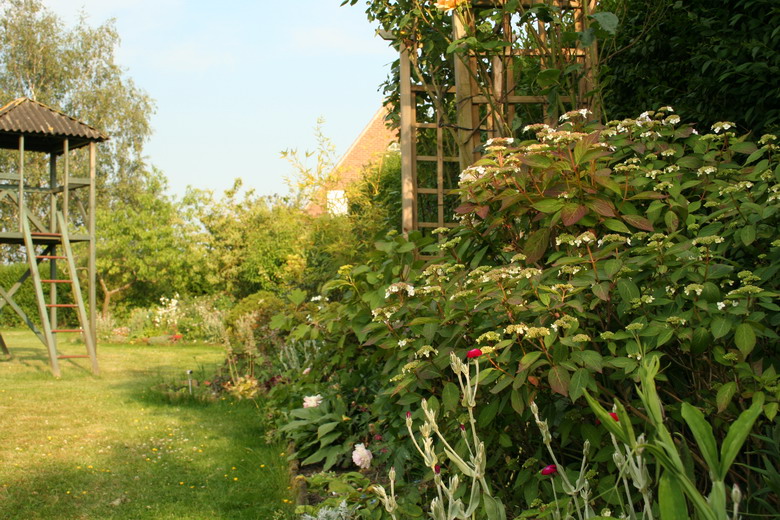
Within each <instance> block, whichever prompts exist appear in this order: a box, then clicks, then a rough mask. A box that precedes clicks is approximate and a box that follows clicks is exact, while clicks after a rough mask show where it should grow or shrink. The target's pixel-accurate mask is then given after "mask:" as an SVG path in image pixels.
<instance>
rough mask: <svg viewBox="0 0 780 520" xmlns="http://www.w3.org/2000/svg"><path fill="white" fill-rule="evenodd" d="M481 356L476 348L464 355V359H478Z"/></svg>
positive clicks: (480, 352)
mask: <svg viewBox="0 0 780 520" xmlns="http://www.w3.org/2000/svg"><path fill="white" fill-rule="evenodd" d="M481 355H482V351H481V350H480V349H478V348H474V349H471V350H469V351H468V352H467V353H466V357H467V358H469V359H474V358H478V357H479V356H481Z"/></svg>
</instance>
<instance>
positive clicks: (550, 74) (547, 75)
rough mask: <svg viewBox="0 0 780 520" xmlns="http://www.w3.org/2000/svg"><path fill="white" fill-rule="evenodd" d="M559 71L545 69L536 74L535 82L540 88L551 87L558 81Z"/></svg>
mask: <svg viewBox="0 0 780 520" xmlns="http://www.w3.org/2000/svg"><path fill="white" fill-rule="evenodd" d="M560 77H561V71H560V70H558V69H545V70H543V71H541V72H540V73H539V74H538V75H537V76H536V83H538V84H539V86H540V87H542V88H547V87H551V86H552V85H555V84H556V83H558V80H559V78H560Z"/></svg>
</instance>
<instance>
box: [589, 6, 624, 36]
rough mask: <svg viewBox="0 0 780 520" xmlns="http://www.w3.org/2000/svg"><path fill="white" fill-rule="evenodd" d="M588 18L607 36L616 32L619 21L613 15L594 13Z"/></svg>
mask: <svg viewBox="0 0 780 520" xmlns="http://www.w3.org/2000/svg"><path fill="white" fill-rule="evenodd" d="M590 17H591V18H593V19H594V20H595V21H597V22H598V24H599V26H600V27H601V28H602V29H604V30H605V31H607V32H608V33H609V34H612V35H614V34H615V33H616V32H617V26H618V22H619V20H618V17H617V16H615V14H614V13H610V12H609V11H603V12H601V13H594V14H592V15H591V16H590Z"/></svg>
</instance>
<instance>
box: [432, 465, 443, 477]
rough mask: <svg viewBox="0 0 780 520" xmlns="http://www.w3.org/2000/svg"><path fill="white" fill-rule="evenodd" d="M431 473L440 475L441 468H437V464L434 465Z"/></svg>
mask: <svg viewBox="0 0 780 520" xmlns="http://www.w3.org/2000/svg"><path fill="white" fill-rule="evenodd" d="M433 472H434V473H436V474H437V475H438V474H439V473H441V466H439V465H438V464H436V465H435V466H434V467H433Z"/></svg>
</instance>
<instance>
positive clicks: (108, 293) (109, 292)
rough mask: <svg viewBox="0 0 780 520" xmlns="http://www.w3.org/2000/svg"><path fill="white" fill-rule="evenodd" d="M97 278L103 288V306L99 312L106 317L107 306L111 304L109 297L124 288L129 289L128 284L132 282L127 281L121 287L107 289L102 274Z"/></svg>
mask: <svg viewBox="0 0 780 520" xmlns="http://www.w3.org/2000/svg"><path fill="white" fill-rule="evenodd" d="M99 280H100V288H101V289H103V308H102V310H101V314H102V316H103V318H108V306H109V305H110V304H111V297H112V296H114V295H115V294H117V293H120V292H122V291H124V290H125V289H129V288H130V286H131V285H133V282H128V283H126V284H125V285H123V286H122V287H117V288H116V289H111V290H109V289H108V286H106V282H105V280H103V277H102V276H101V277H99Z"/></svg>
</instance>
